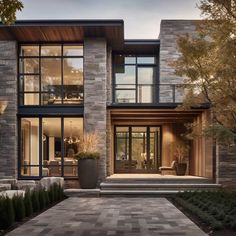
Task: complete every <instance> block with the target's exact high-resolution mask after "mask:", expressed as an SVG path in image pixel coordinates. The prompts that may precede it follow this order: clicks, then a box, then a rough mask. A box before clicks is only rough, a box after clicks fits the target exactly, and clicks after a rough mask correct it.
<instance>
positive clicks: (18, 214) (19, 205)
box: [12, 195, 25, 221]
mask: <svg viewBox="0 0 236 236" xmlns="http://www.w3.org/2000/svg"><path fill="white" fill-rule="evenodd" d="M12 202H13V207H14V212H15V220H16V221H22V220H23V219H24V218H25V204H24V197H23V196H21V195H15V196H13V198H12Z"/></svg>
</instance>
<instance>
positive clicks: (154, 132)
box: [114, 126, 161, 173]
mask: <svg viewBox="0 0 236 236" xmlns="http://www.w3.org/2000/svg"><path fill="white" fill-rule="evenodd" d="M114 143H115V172H116V173H153V172H157V170H158V168H159V165H160V156H161V152H160V146H161V144H160V127H150V126H116V127H115V142H114Z"/></svg>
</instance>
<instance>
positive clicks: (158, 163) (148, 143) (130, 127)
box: [113, 124, 163, 173]
mask: <svg viewBox="0 0 236 236" xmlns="http://www.w3.org/2000/svg"><path fill="white" fill-rule="evenodd" d="M117 127H125V128H128V131H127V133H128V145H129V147H128V149H127V150H128V154H129V162H130V164H131V160H132V157H131V156H132V155H131V154H132V127H145V128H146V131H147V137H146V141H147V143H146V145H147V158H150V139H151V136H150V133H152V132H150V129H151V128H153V127H154V128H155V127H158V128H160V139H159V140H158V142H159V145H160V150H159V151H158V152H159V157H158V153H157V160H156V161H157V162H156V167H158V166H161V162H162V145H163V137H162V125H125V124H122V125H114V127H113V129H114V130H113V147H114V148H113V160H114V163H113V168H114V173H160V171H159V169H158V168H155V169H154V170H153V171H143V170H137V171H136V172H135V171H133V172H132V171H130V169H129V170H128V171H125V172H123V171H122V172H119V171H117V169H116V152H117V142H116V139H117V136H116V133H117V132H116V128H117ZM118 133H121V132H118ZM141 133H142V132H141Z"/></svg>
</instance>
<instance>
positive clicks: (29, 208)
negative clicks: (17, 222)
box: [24, 190, 33, 217]
mask: <svg viewBox="0 0 236 236" xmlns="http://www.w3.org/2000/svg"><path fill="white" fill-rule="evenodd" d="M24 203H25V216H27V217H29V216H31V215H32V214H33V206H32V201H31V196H30V190H27V191H26V192H25V198H24Z"/></svg>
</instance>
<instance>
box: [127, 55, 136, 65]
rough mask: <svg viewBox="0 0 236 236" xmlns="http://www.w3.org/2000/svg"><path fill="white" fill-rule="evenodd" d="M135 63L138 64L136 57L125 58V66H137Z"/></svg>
mask: <svg viewBox="0 0 236 236" xmlns="http://www.w3.org/2000/svg"><path fill="white" fill-rule="evenodd" d="M135 63H136V57H132V56H126V57H125V64H135Z"/></svg>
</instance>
